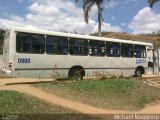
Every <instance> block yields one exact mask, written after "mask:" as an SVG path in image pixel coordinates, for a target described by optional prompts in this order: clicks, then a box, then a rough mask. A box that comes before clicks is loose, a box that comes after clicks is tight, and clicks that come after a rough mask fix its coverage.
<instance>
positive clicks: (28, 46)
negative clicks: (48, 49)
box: [16, 32, 45, 54]
mask: <svg viewBox="0 0 160 120" xmlns="http://www.w3.org/2000/svg"><path fill="white" fill-rule="evenodd" d="M16 51H17V52H18V53H33V54H43V53H44V51H45V37H44V35H40V34H32V33H22V32H18V33H17V35H16Z"/></svg>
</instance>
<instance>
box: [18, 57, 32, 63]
mask: <svg viewBox="0 0 160 120" xmlns="http://www.w3.org/2000/svg"><path fill="white" fill-rule="evenodd" d="M18 63H30V58H18Z"/></svg>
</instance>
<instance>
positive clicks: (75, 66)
mask: <svg viewBox="0 0 160 120" xmlns="http://www.w3.org/2000/svg"><path fill="white" fill-rule="evenodd" d="M76 69H78V70H81V71H82V75H83V76H85V69H84V68H83V67H82V66H81V65H74V66H72V67H71V68H70V69H69V71H68V76H70V73H71V71H72V70H76Z"/></svg>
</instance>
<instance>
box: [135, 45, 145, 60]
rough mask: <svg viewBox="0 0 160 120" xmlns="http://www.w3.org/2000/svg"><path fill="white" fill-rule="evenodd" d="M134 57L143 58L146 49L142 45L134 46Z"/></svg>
mask: <svg viewBox="0 0 160 120" xmlns="http://www.w3.org/2000/svg"><path fill="white" fill-rule="evenodd" d="M134 55H135V58H145V57H146V47H145V46H143V45H134Z"/></svg>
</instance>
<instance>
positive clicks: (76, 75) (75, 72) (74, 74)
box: [69, 68, 83, 80]
mask: <svg viewBox="0 0 160 120" xmlns="http://www.w3.org/2000/svg"><path fill="white" fill-rule="evenodd" d="M69 79H71V80H82V79H83V71H82V70H81V69H80V68H72V69H71V70H70V71H69Z"/></svg>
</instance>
